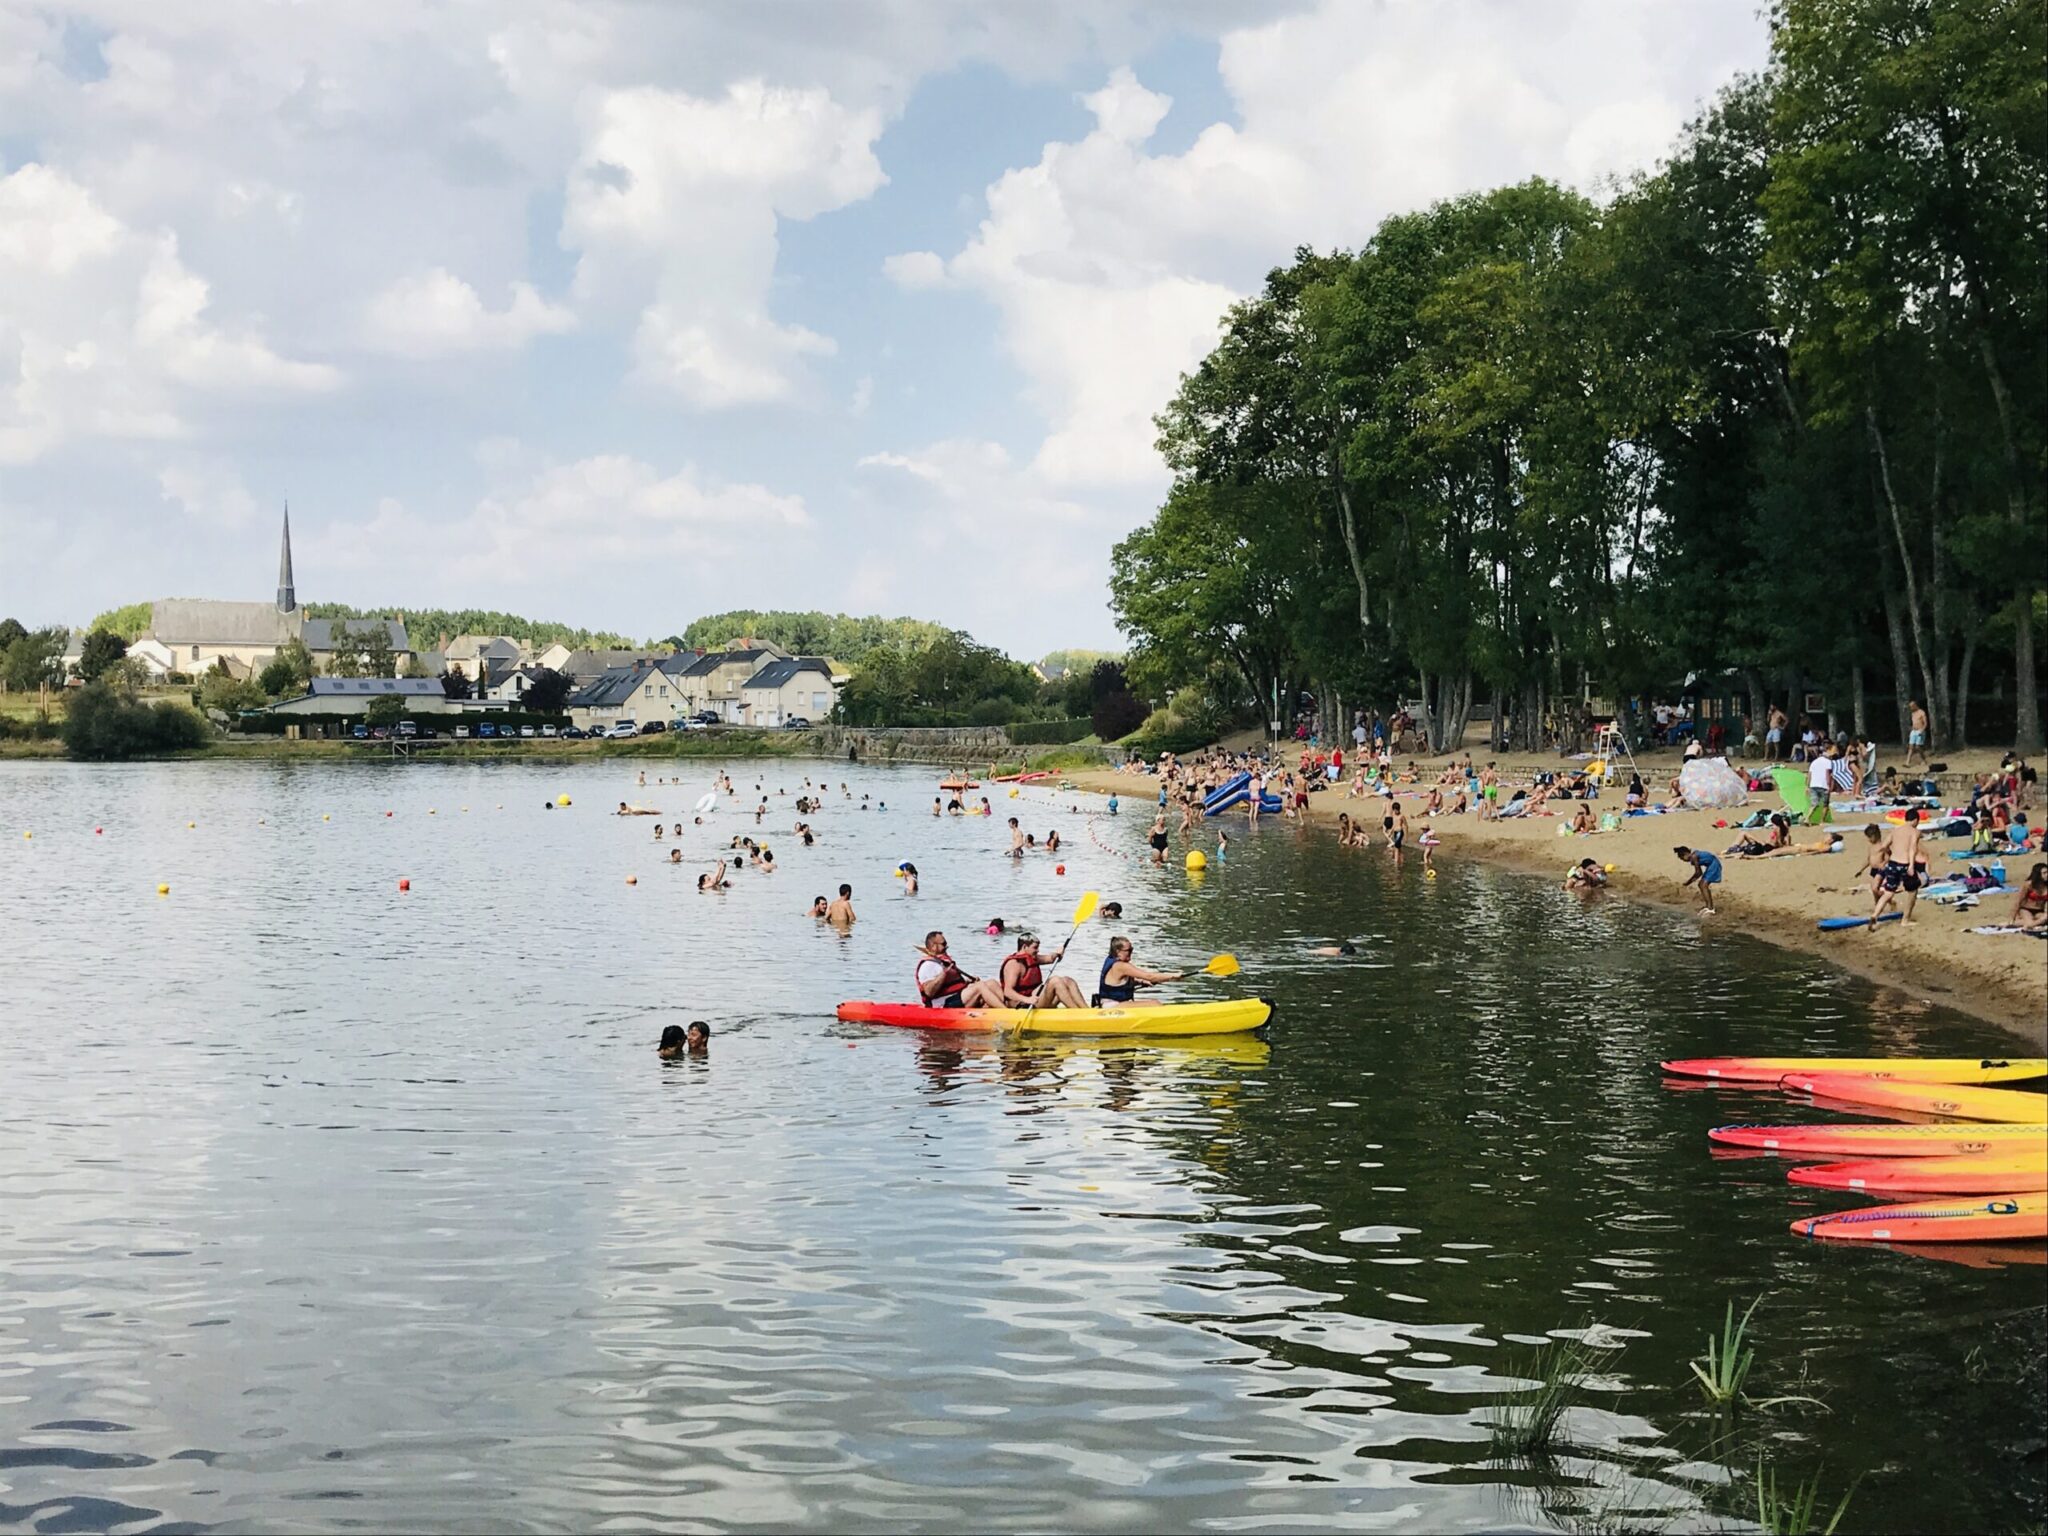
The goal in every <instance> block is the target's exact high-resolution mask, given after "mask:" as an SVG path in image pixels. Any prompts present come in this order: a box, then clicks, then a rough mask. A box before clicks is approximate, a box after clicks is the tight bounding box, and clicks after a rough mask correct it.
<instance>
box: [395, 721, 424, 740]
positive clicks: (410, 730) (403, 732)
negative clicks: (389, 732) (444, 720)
mask: <svg viewBox="0 0 2048 1536" xmlns="http://www.w3.org/2000/svg"><path fill="white" fill-rule="evenodd" d="M397 731H398V734H399V735H400V736H406V737H412V736H417V735H419V733H420V727H419V722H418V721H417V720H401V721H399V722H398V725H397Z"/></svg>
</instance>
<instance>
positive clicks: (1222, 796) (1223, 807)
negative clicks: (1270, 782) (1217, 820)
mask: <svg viewBox="0 0 2048 1536" xmlns="http://www.w3.org/2000/svg"><path fill="white" fill-rule="evenodd" d="M1251 783H1252V776H1251V775H1250V774H1248V773H1240V774H1239V775H1238V776H1237V777H1236V778H1234V779H1232V780H1231V781H1230V782H1229V783H1228V784H1226V785H1224V786H1223V787H1222V788H1221V789H1219V790H1217V791H1216V793H1215V794H1213V795H1211V796H1210V797H1209V798H1208V799H1206V800H1204V801H1203V802H1202V814H1203V815H1205V816H1221V815H1222V814H1223V813H1224V812H1225V811H1229V810H1235V809H1236V808H1237V807H1238V806H1240V805H1243V804H1244V803H1245V801H1247V800H1249V799H1251V797H1252V790H1251ZM1259 809H1260V810H1262V811H1269V812H1271V813H1273V814H1274V815H1276V816H1277V815H1278V814H1279V813H1280V797H1279V796H1278V795H1276V794H1272V793H1270V792H1269V793H1267V794H1263V795H1261V796H1259Z"/></svg>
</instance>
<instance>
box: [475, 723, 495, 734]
mask: <svg viewBox="0 0 2048 1536" xmlns="http://www.w3.org/2000/svg"><path fill="white" fill-rule="evenodd" d="M476 733H477V735H479V736H495V735H497V734H498V728H497V727H496V726H495V725H493V724H491V722H490V721H488V720H484V721H480V722H478V724H477V728H476Z"/></svg>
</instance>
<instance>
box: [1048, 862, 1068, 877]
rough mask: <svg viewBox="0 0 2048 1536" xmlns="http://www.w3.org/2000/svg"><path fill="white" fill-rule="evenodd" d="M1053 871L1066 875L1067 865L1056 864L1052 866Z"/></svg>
mask: <svg viewBox="0 0 2048 1536" xmlns="http://www.w3.org/2000/svg"><path fill="white" fill-rule="evenodd" d="M1052 872H1053V873H1054V874H1056V875H1064V874H1065V873H1066V872H1067V866H1066V865H1064V864H1055V865H1053V867H1052Z"/></svg>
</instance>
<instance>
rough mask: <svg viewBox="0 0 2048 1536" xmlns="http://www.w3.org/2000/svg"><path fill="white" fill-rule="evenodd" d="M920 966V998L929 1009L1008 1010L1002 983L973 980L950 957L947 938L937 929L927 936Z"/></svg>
mask: <svg viewBox="0 0 2048 1536" xmlns="http://www.w3.org/2000/svg"><path fill="white" fill-rule="evenodd" d="M919 955H920V958H919V960H918V962H917V997H918V1001H919V1002H921V1003H923V1004H924V1005H925V1007H927V1008H1008V1007H1010V1006H1011V1002H1010V999H1009V998H1007V997H1005V996H1004V995H1003V986H1002V983H1001V982H998V981H980V980H977V979H976V978H974V977H972V976H969V975H968V974H967V973H966V972H965V971H963V970H961V969H960V967H959V966H958V965H956V964H954V962H953V957H952V956H951V955H949V954H947V953H946V936H945V934H943V933H941V932H940V931H939V930H938V929H936V928H934V929H933V930H932V931H931V932H930V933H928V934H926V935H925V936H924V948H923V949H922V950H921V951H919Z"/></svg>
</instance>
